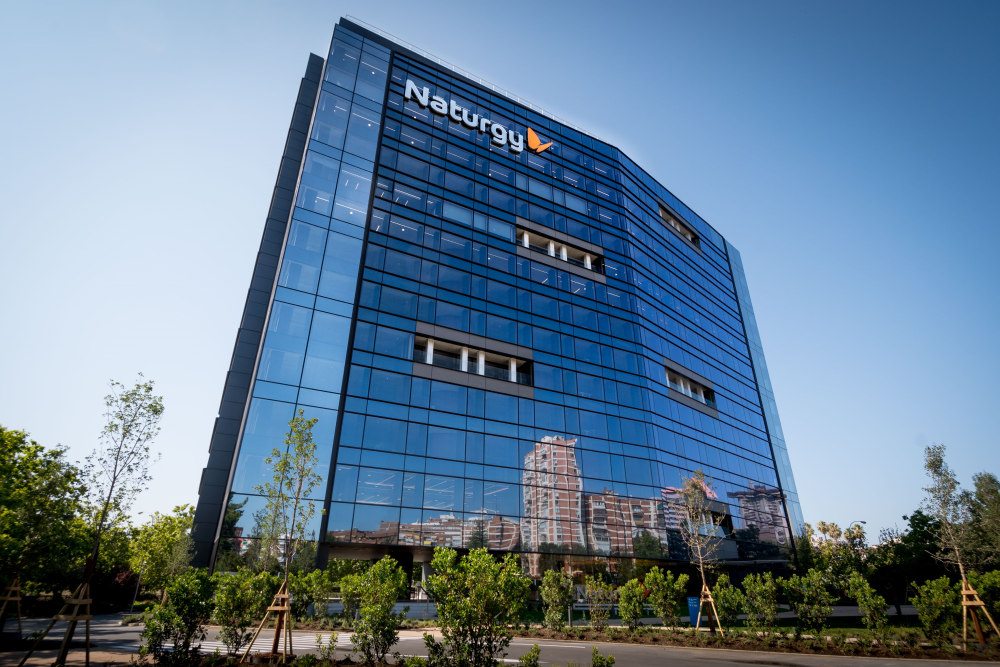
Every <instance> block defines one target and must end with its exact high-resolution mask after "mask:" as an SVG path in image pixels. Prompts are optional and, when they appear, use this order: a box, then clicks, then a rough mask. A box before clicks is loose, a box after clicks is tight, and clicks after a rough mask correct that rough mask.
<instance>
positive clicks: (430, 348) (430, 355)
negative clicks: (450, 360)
mask: <svg viewBox="0 0 1000 667" xmlns="http://www.w3.org/2000/svg"><path fill="white" fill-rule="evenodd" d="M426 362H427V363H428V364H432V365H433V363H434V341H433V340H431V339H430V338H428V339H427V359H426Z"/></svg>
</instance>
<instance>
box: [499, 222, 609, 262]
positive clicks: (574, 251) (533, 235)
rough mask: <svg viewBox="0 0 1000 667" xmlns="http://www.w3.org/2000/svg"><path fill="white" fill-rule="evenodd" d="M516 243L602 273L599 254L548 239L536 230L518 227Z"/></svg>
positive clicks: (602, 259)
mask: <svg viewBox="0 0 1000 667" xmlns="http://www.w3.org/2000/svg"><path fill="white" fill-rule="evenodd" d="M517 243H518V245H520V246H522V247H525V248H527V249H528V250H534V251H535V252H540V253H543V254H546V255H548V256H549V257H553V258H555V259H561V260H562V261H564V262H569V263H570V264H574V265H576V266H579V267H581V268H584V269H588V270H590V271H596V272H597V273H604V258H603V257H601V256H600V255H595V254H594V253H592V252H587V251H586V250H581V249H580V248H576V247H574V246H571V245H567V244H566V243H564V242H562V241H556V240H553V239H550V238H548V237H546V236H543V235H541V234H539V233H538V232H532V231H528V230H527V229H521V228H518V230H517Z"/></svg>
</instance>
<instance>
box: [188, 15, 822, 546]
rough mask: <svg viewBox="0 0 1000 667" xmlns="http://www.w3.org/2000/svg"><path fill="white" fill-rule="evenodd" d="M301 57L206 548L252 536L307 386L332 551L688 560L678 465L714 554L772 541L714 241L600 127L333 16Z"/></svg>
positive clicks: (772, 486) (750, 364)
mask: <svg viewBox="0 0 1000 667" xmlns="http://www.w3.org/2000/svg"><path fill="white" fill-rule="evenodd" d="M313 70H315V67H313ZM309 76H310V75H309V74H308V73H307V80H309ZM311 81H312V83H311V84H310V85H306V83H307V82H308V81H304V86H303V93H302V94H301V95H300V106H302V105H306V106H308V107H309V108H310V109H311V115H310V123H309V126H308V129H307V130H305V129H304V128H300V129H298V130H296V131H297V132H299V134H301V137H300V138H296V139H295V140H294V141H293V140H292V139H291V138H290V142H289V144H290V146H292V147H293V148H294V150H292V149H289V150H286V160H288V159H289V152H290V151H291V153H294V155H292V157H295V158H297V159H296V160H294V162H295V164H297V165H299V172H298V173H297V174H296V181H295V185H294V189H293V190H291V192H292V194H291V195H290V197H288V198H286V200H285V201H286V209H287V212H288V213H287V216H286V217H285V218H284V219H280V215H279V216H275V214H274V210H275V207H272V217H273V218H274V217H277V218H278V220H276V221H275V224H277V223H278V222H280V223H282V224H284V236H283V238H282V239H281V250H280V254H279V256H278V258H276V259H277V260H280V262H279V261H274V262H271V264H270V266H271V269H270V271H271V275H272V281H271V285H270V286H268V290H269V291H268V298H267V304H266V313H265V314H264V319H263V321H262V322H261V324H260V330H261V336H260V337H259V339H258V341H257V345H256V349H255V350H254V367H253V371H252V373H250V374H248V377H247V381H246V382H244V383H243V384H244V385H245V386H243V387H242V388H241V391H242V394H241V393H240V392H239V391H235V390H233V391H230V389H231V387H230V386H229V385H227V394H226V395H227V396H230V397H231V398H233V400H230V401H228V402H227V398H226V396H224V399H223V409H222V410H221V411H220V422H223V421H224V422H225V424H223V425H222V426H219V425H218V424H217V428H216V433H215V436H214V437H213V446H212V447H213V452H212V457H213V458H211V459H210V463H209V467H208V468H207V469H206V473H205V476H204V477H203V484H202V491H201V494H202V495H201V499H200V502H199V508H198V514H197V516H196V520H195V521H196V528H195V540H196V544H197V548H198V560H199V561H201V562H203V563H205V564H207V563H208V561H209V560H210V559H211V558H212V556H211V555H210V554H212V553H214V551H213V549H217V548H218V545H219V544H220V543H224V542H227V541H228V542H229V543H230V544H232V543H234V542H235V543H239V544H243V543H244V542H245V541H246V540H247V539H248V538H253V537H255V535H254V534H253V531H254V528H253V525H252V524H253V521H252V516H253V514H254V513H255V512H256V511H258V510H259V509H261V507H262V506H263V503H264V500H263V498H261V497H259V496H258V495H256V493H255V492H254V487H255V486H257V485H258V484H261V483H263V482H264V481H265V480H266V478H268V477H269V474H268V472H267V470H266V467H265V464H264V459H265V458H266V457H267V456H268V454H269V453H270V452H271V450H272V449H273V448H274V447H277V446H281V442H282V441H283V439H284V433H285V432H286V431H287V424H288V421H289V420H290V419H291V417H292V416H293V414H295V412H296V411H297V410H298V409H300V408H301V409H304V410H305V412H306V416H307V417H318V418H319V422H318V424H317V426H316V428H315V431H314V436H315V440H316V442H317V443H318V445H319V451H318V454H319V456H320V458H321V460H322V462H323V467H322V470H321V471H320V472H321V474H322V476H323V478H324V484H323V485H321V491H322V492H321V493H317V495H316V497H315V498H314V500H315V501H316V502H317V503H318V504H319V505H321V506H322V507H324V508H325V509H326V510H327V511H326V513H325V515H324V516H320V514H319V513H317V515H316V519H315V521H314V524H315V525H313V526H311V527H310V532H311V533H312V534H315V535H316V537H317V539H318V541H319V542H321V543H322V544H323V545H324V546H325V547H328V548H329V549H330V555H331V556H336V555H337V550H338V549H341V550H343V549H344V547H349V548H351V549H355V550H356V549H357V548H358V547H363V546H365V545H378V546H379V547H380V548H393V549H403V550H405V549H410V550H414V551H419V550H425V549H427V548H429V547H433V546H452V547H458V548H462V547H473V546H484V545H485V546H489V547H491V548H493V549H497V550H509V551H519V552H524V553H529V554H537V553H547V552H562V553H577V554H581V555H586V554H589V555H595V556H598V555H623V556H629V555H634V556H637V557H644V558H663V559H683V558H684V552H683V547H682V545H681V544H680V541H679V540H678V539H676V536H677V531H676V529H677V527H678V523H677V518H676V514H675V512H674V511H673V510H672V509H671V505H672V501H674V500H676V497H677V496H676V489H677V488H678V487H680V486H681V484H682V480H683V478H684V477H686V476H687V475H689V474H690V472H692V471H694V470H697V469H702V470H704V471H705V472H706V474H707V475H708V476H709V477H711V478H712V480H713V481H714V484H715V486H716V493H717V496H718V501H719V507H720V508H723V509H722V511H723V512H724V513H725V514H726V519H725V521H724V522H723V531H724V533H725V537H726V539H725V545H724V547H723V549H722V555H724V556H725V557H726V558H729V559H734V560H739V559H747V558H758V557H761V555H762V554H764V555H767V554H772V555H777V554H778V553H780V552H781V551H783V550H784V549H785V548H786V547H787V546H788V545H789V542H790V534H789V533H790V531H794V532H795V533H797V532H799V530H801V526H802V518H801V511H800V509H799V506H798V498H797V495H796V492H795V486H794V481H793V478H792V472H791V467H790V464H789V461H788V455H787V451H786V448H785V443H784V439H783V434H782V432H781V426H780V422H779V420H778V414H777V408H776V406H775V402H774V396H773V392H772V390H771V386H770V380H769V378H768V375H767V369H766V364H765V361H764V355H763V349H762V347H761V344H760V340H759V335H758V333H757V326H756V321H755V319H754V316H753V310H752V307H751V305H750V297H749V292H748V290H747V286H746V278H745V276H744V272H743V268H742V263H741V260H740V257H739V254H738V252H737V251H736V250H735V248H733V247H732V246H731V245H730V244H728V242H726V241H725V240H724V239H723V238H722V237H721V236H720V235H719V234H718V233H717V232H716V231H715V230H714V229H712V227H710V226H709V225H708V224H707V223H705V222H704V221H703V220H702V219H701V218H700V217H698V216H697V215H696V214H695V213H694V212H693V211H691V210H690V209H689V208H688V207H687V206H685V205H684V204H683V203H682V202H680V201H679V200H678V199H677V198H676V197H674V196H673V195H672V194H671V193H670V192H668V191H667V190H666V189H665V188H664V187H662V186H661V185H660V184H658V183H657V182H656V181H654V180H653V179H652V178H651V177H650V176H649V175H648V174H647V173H646V172H644V171H643V170H642V169H641V168H639V167H638V166H637V165H635V164H634V163H633V162H632V161H631V160H629V159H628V158H627V157H626V156H625V155H624V154H623V153H621V152H620V151H619V150H617V149H616V148H614V147H612V146H609V145H607V144H605V143H603V142H601V141H599V140H598V139H596V138H595V137H592V136H590V135H588V134H585V133H582V132H580V131H578V130H576V129H573V128H570V127H569V126H567V125H564V124H562V123H560V122H557V121H556V120H554V119H553V118H551V117H549V116H545V115H540V114H538V113H535V112H534V111H532V110H531V109H529V108H527V107H526V106H524V105H522V104H520V103H518V102H516V101H513V100H511V99H510V98H509V97H507V96H505V95H501V94H497V93H496V92H495V91H493V90H491V89H489V88H487V87H484V86H482V85H480V84H478V83H475V82H473V81H471V80H469V79H467V78H465V77H463V76H459V75H457V74H454V73H453V72H450V71H449V70H448V69H446V68H444V67H441V66H439V65H437V64H435V63H434V62H432V61H430V60H428V59H426V58H424V57H422V56H420V55H418V54H416V53H414V52H413V51H410V50H408V49H406V48H403V47H401V46H399V45H397V44H395V43H393V42H392V41H389V40H387V39H384V38H382V37H380V36H379V35H377V34H374V33H373V32H370V31H368V30H366V29H365V28H363V27H361V26H359V25H356V24H354V23H352V22H350V21H347V20H344V19H342V20H341V22H340V24H339V25H338V26H337V28H336V30H335V33H334V39H333V42H332V46H331V50H330V54H329V56H328V58H327V59H326V62H325V64H324V65H323V69H322V74H321V75H318V74H316V73H315V71H314V74H313V79H312V80H311ZM407 82H410V87H411V89H412V90H411V91H409V92H408V91H407ZM309 91H312V98H311V99H310V98H309ZM421 94H426V96H427V97H424V98H423V99H421ZM435 96H436V97H437V98H440V100H441V101H442V102H443V104H442V106H441V107H439V108H437V109H435V108H434V105H433V104H428V103H427V100H428V99H433V98H434V97H435ZM303 108H305V106H303ZM442 109H443V112H442ZM456 109H457V110H458V111H457V113H456V111H455V110H456ZM463 111H464V114H465V116H464V120H463V119H462V118H463ZM456 118H458V119H459V120H456ZM487 128H494V129H487ZM498 128H502V131H501V129H498ZM294 129H295V123H294V121H293V130H294ZM501 132H502V133H503V135H504V141H502V142H501V141H498V135H499V134H500V133H501ZM291 136H292V135H291V133H290V137H291ZM296 137H299V135H298V134H297V135H296ZM535 139H537V141H535ZM518 140H520V143H521V144H522V145H523V149H522V150H520V151H518V150H517V148H518ZM549 143H551V145H549V146H545V144H549ZM532 146H534V147H535V148H534V149H533V148H532ZM295 151H298V152H297V153H295ZM281 185H282V177H281V176H279V186H281ZM277 192H278V189H277V188H276V193H277ZM277 197H278V195H277V194H276V198H277ZM269 224H271V223H269ZM266 239H267V234H265V240H266ZM270 256H271V255H268V257H270ZM268 261H270V260H268ZM258 264H260V261H259V262H258ZM255 281H256V279H255ZM261 282H262V281H257V282H255V285H256V286H257V287H260V285H261ZM258 292H262V290H258ZM253 298H257V299H258V300H260V297H259V296H257V297H254V288H253V287H252V289H251V299H253ZM259 305H263V304H259ZM249 307H250V306H249V304H248V309H249ZM244 319H245V321H246V319H247V318H246V317H245V318H244ZM241 336H243V330H242V329H241ZM251 347H252V342H250V340H249V339H247V340H244V347H243V348H240V342H239V341H238V345H237V351H238V353H239V350H240V349H243V350H244V352H243V353H242V354H243V358H248V356H247V354H248V353H247V352H246V350H249V349H250V348H251ZM237 356H239V355H237ZM236 359H237V357H234V364H235V363H236ZM242 363H243V364H244V367H245V365H246V364H245V362H242ZM234 368H235V366H234ZM231 376H232V373H231ZM241 377H242V376H241ZM241 396H243V402H242V405H240V402H239V398H240V397H241ZM227 405H229V406H230V407H229V408H227V407H226V406H227ZM227 409H228V410H229V412H230V413H231V414H229V415H228V416H227V415H225V414H223V413H225V412H226V410H227ZM224 417H225V419H224ZM237 422H238V424H239V426H238V428H237V427H236V423H237ZM220 428H225V429H228V430H229V431H230V432H229V433H225V434H220ZM233 431H235V432H233ZM223 436H224V437H223ZM217 446H218V447H220V448H221V450H220V451H222V453H221V454H218V453H217V452H216V448H217ZM227 457H228V458H227ZM227 461H228V463H227ZM227 504H228V506H229V507H234V506H235V507H239V508H240V512H239V513H238V516H237V515H233V514H232V513H230V514H229V515H228V518H227V513H226V508H225V506H226V505H227ZM342 552H343V553H347V551H342Z"/></svg>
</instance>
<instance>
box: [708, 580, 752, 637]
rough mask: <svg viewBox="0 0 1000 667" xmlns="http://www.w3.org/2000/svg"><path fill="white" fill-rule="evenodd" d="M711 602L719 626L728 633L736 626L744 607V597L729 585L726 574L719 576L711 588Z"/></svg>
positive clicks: (739, 591) (737, 589) (734, 587)
mask: <svg viewBox="0 0 1000 667" xmlns="http://www.w3.org/2000/svg"><path fill="white" fill-rule="evenodd" d="M712 600H714V601H715V610H716V611H717V612H718V615H719V625H721V626H722V628H723V630H726V631H729V630H732V629H733V628H734V627H735V626H736V620H737V618H738V617H739V615H740V614H741V613H743V608H744V607H745V606H746V596H745V595H743V591H741V590H740V589H739V588H737V587H736V586H733V585H732V584H730V583H729V575H728V574H720V575H719V579H718V580H717V581H716V582H715V586H714V587H713V588H712Z"/></svg>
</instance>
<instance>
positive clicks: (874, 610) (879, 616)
mask: <svg viewBox="0 0 1000 667" xmlns="http://www.w3.org/2000/svg"><path fill="white" fill-rule="evenodd" d="M847 594H848V595H850V596H851V597H852V598H854V599H855V600H856V601H857V603H858V608H859V609H860V610H861V614H862V617H861V621H862V622H863V623H864V624H865V627H866V628H868V631H869V632H871V633H872V636H873V637H874V638H875V639H877V640H879V641H880V642H884V641H885V633H886V626H887V625H888V624H889V617H888V616H886V613H885V598H884V597H882V596H881V595H879V594H878V593H876V592H875V589H874V588H872V587H871V584H869V583H868V580H867V579H865V578H864V577H863V576H862V575H861V574H860V573H859V572H854V573H852V574H851V576H850V577H848V579H847Z"/></svg>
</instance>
